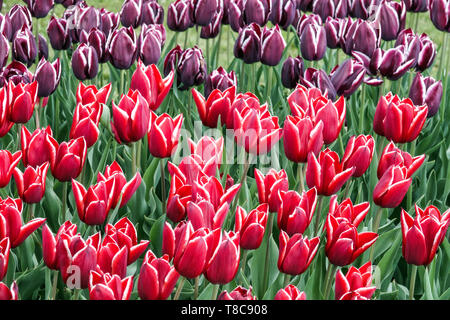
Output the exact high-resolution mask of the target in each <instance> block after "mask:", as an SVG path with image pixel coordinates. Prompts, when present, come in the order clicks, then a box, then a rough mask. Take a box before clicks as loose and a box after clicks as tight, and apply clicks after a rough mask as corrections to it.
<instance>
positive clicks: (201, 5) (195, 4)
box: [191, 0, 218, 26]
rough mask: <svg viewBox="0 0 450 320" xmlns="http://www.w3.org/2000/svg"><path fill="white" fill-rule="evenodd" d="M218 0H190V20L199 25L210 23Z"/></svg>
mask: <svg viewBox="0 0 450 320" xmlns="http://www.w3.org/2000/svg"><path fill="white" fill-rule="evenodd" d="M217 7H218V0H191V8H192V10H191V20H192V21H193V22H194V24H196V25H199V26H207V25H208V24H210V23H211V21H212V19H213V17H214V14H215V12H216V11H217Z"/></svg>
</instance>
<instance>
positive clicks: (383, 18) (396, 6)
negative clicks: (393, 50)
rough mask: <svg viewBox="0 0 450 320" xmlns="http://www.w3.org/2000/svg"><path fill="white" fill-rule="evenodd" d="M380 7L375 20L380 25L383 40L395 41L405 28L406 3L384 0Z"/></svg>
mask: <svg viewBox="0 0 450 320" xmlns="http://www.w3.org/2000/svg"><path fill="white" fill-rule="evenodd" d="M379 6H380V7H379V9H378V10H377V13H376V15H375V19H378V20H379V23H380V30H381V38H382V39H383V40H385V41H390V40H394V39H396V38H397V35H398V34H399V32H400V31H402V30H403V29H404V28H405V22H406V7H405V3H404V2H396V1H386V0H382V1H381V3H380V4H379Z"/></svg>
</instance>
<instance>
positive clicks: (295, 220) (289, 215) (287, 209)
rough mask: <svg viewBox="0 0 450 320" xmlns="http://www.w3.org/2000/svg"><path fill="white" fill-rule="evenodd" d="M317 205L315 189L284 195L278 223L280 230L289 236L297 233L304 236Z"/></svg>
mask: <svg viewBox="0 0 450 320" xmlns="http://www.w3.org/2000/svg"><path fill="white" fill-rule="evenodd" d="M316 205H317V191H316V189H315V188H313V189H310V190H308V191H304V192H302V194H301V195H300V194H299V193H298V192H296V191H293V190H292V191H287V192H284V193H283V196H282V202H281V206H280V209H279V210H278V217H277V223H278V228H279V229H280V230H283V231H285V232H286V233H287V234H288V235H289V236H293V235H294V234H296V233H300V234H303V233H304V232H305V230H306V228H308V226H309V224H310V223H311V220H312V217H313V214H314V211H315V210H316Z"/></svg>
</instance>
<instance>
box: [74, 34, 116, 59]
mask: <svg viewBox="0 0 450 320" xmlns="http://www.w3.org/2000/svg"><path fill="white" fill-rule="evenodd" d="M106 39H107V38H106V35H105V34H104V33H103V31H101V30H100V29H97V28H94V29H91V31H89V33H87V32H85V31H83V32H82V33H81V35H80V42H81V43H85V44H87V45H88V47H89V48H94V50H95V52H96V53H97V59H98V62H99V63H105V62H108V60H109V56H108V54H107V52H106Z"/></svg>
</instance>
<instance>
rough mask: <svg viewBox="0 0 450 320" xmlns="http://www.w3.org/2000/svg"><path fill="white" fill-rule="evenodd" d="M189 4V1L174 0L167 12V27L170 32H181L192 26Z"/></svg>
mask: <svg viewBox="0 0 450 320" xmlns="http://www.w3.org/2000/svg"><path fill="white" fill-rule="evenodd" d="M191 10H192V8H191V4H190V1H189V0H176V1H174V2H172V3H171V4H170V5H169V7H168V10H167V26H168V27H169V29H170V30H173V31H177V32H181V31H185V30H187V29H189V28H190V27H192V26H194V22H193V21H192V19H191Z"/></svg>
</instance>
